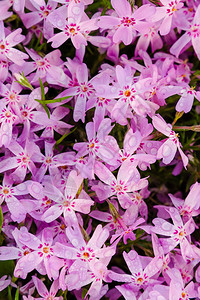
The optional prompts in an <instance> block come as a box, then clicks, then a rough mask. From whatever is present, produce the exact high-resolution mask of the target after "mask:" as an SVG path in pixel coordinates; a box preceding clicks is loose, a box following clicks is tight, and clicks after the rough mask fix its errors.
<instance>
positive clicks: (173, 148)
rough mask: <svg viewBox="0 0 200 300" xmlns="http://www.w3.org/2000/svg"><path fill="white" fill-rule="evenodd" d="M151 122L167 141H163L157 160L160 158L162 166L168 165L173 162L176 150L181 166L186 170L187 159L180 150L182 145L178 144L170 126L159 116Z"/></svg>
mask: <svg viewBox="0 0 200 300" xmlns="http://www.w3.org/2000/svg"><path fill="white" fill-rule="evenodd" d="M152 121H153V126H154V127H155V128H156V129H157V130H158V131H160V132H162V133H163V134H164V135H166V136H168V139H167V140H165V142H164V143H163V144H162V146H161V147H160V148H159V150H158V153H157V158H158V159H161V158H162V159H163V163H164V164H169V163H170V162H171V161H172V160H173V158H174V156H175V154H176V152H177V150H178V151H179V153H180V155H181V158H182V160H183V165H184V167H185V168H186V166H187V164H188V157H187V156H186V155H185V154H184V153H183V151H182V150H181V147H182V145H181V143H180V142H179V139H178V134H177V133H175V132H174V131H173V130H172V125H171V124H167V123H166V122H165V120H164V119H163V118H162V117H161V116H160V115H157V116H154V117H153V118H152Z"/></svg>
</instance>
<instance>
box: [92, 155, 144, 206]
mask: <svg viewBox="0 0 200 300" xmlns="http://www.w3.org/2000/svg"><path fill="white" fill-rule="evenodd" d="M94 171H95V174H96V175H97V176H98V177H99V179H100V180H101V181H103V182H104V184H102V183H101V182H100V183H99V184H98V185H93V187H92V189H93V190H94V191H95V192H96V194H97V197H98V198H99V200H100V201H103V200H105V199H107V198H108V197H111V196H113V195H117V198H118V200H119V203H120V205H121V206H122V208H125V209H126V208H128V207H129V206H130V205H131V204H132V199H131V194H130V193H131V192H133V191H136V190H140V189H141V188H144V187H145V186H147V185H148V182H147V180H146V179H141V180H140V174H139V172H138V170H137V168H136V165H135V164H134V162H131V161H129V160H126V161H125V162H123V164H122V165H121V167H120V169H119V171H118V174H117V178H115V176H114V175H113V174H112V172H111V171H110V170H109V169H108V168H107V167H106V166H105V165H104V164H102V163H101V162H96V164H95V169H94Z"/></svg>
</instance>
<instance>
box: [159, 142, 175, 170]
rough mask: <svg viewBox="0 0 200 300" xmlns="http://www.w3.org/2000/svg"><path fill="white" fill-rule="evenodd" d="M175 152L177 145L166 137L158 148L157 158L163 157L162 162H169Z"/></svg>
mask: <svg viewBox="0 0 200 300" xmlns="http://www.w3.org/2000/svg"><path fill="white" fill-rule="evenodd" d="M176 152H177V146H176V144H175V143H174V142H173V141H171V140H169V139H167V140H166V141H165V142H164V143H163V144H162V146H161V147H160V148H159V149H158V154H157V158H158V159H160V158H163V162H164V164H166V165H167V164H169V163H170V162H171V161H172V160H173V159H174V156H175V154H176Z"/></svg>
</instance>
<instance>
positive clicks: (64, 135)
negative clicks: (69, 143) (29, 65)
mask: <svg viewBox="0 0 200 300" xmlns="http://www.w3.org/2000/svg"><path fill="white" fill-rule="evenodd" d="M76 129H77V128H76V127H74V129H73V130H72V131H70V132H68V133H65V134H63V136H61V138H60V139H59V140H57V141H56V143H55V145H54V148H55V147H56V146H58V145H59V144H60V143H61V142H62V141H63V140H64V139H65V138H66V137H67V136H68V135H70V134H71V133H72V132H74V131H75V130H76Z"/></svg>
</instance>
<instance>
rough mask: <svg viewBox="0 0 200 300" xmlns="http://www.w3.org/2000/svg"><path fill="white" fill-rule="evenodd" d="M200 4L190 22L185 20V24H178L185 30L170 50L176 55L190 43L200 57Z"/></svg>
mask: <svg viewBox="0 0 200 300" xmlns="http://www.w3.org/2000/svg"><path fill="white" fill-rule="evenodd" d="M199 20H200V5H199V6H198V8H197V10H196V13H195V16H194V18H193V19H192V22H185V26H180V28H181V29H183V30H185V31H186V32H185V33H184V34H183V35H182V36H181V37H180V38H179V39H178V40H177V41H176V42H175V43H174V44H173V46H172V47H171V48H170V52H171V53H172V54H173V55H175V56H176V57H178V56H179V55H180V53H181V52H182V50H183V49H187V48H189V47H190V45H191V44H192V46H193V48H194V51H195V53H196V55H197V57H198V59H200V47H199V43H200V21H199Z"/></svg>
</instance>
